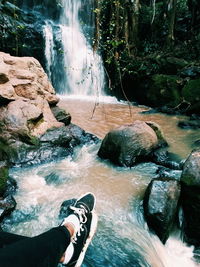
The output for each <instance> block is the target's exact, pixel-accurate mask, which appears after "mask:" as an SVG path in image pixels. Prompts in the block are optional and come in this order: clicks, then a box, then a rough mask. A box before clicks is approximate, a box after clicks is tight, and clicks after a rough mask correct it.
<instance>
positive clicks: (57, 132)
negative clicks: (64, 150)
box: [40, 126, 72, 147]
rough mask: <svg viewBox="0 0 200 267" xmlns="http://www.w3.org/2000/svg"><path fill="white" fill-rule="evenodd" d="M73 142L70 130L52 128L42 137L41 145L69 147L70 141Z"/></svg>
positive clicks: (63, 127)
mask: <svg viewBox="0 0 200 267" xmlns="http://www.w3.org/2000/svg"><path fill="white" fill-rule="evenodd" d="M71 140H72V136H71V133H70V131H69V129H68V128H67V127H65V126H62V127H60V128H52V129H49V130H48V131H46V133H45V134H43V135H42V136H41V137H40V142H41V143H49V144H51V145H58V146H66V147H67V146H69V143H70V141H71Z"/></svg>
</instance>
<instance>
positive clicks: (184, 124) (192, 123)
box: [178, 118, 200, 129]
mask: <svg viewBox="0 0 200 267" xmlns="http://www.w3.org/2000/svg"><path fill="white" fill-rule="evenodd" d="M178 126H179V127H180V128H182V129H199V128H200V119H199V118H198V119H189V120H185V121H179V122H178Z"/></svg>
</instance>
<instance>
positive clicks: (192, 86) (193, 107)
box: [182, 79, 200, 113]
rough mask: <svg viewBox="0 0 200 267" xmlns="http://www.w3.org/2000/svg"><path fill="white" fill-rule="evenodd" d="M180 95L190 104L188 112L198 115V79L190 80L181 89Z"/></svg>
mask: <svg viewBox="0 0 200 267" xmlns="http://www.w3.org/2000/svg"><path fill="white" fill-rule="evenodd" d="M182 95H183V98H184V99H185V100H186V101H188V102H189V103H190V107H189V111H190V112H194V113H200V79H196V80H190V81H189V82H188V83H187V84H186V85H185V86H184V87H183V90H182Z"/></svg>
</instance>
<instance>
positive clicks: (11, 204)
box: [0, 195, 17, 222]
mask: <svg viewBox="0 0 200 267" xmlns="http://www.w3.org/2000/svg"><path fill="white" fill-rule="evenodd" d="M16 205H17V203H16V201H15V199H14V198H13V197H12V196H10V195H9V196H7V197H6V198H4V199H0V222H1V221H2V220H3V218H4V217H5V216H7V215H9V214H10V213H11V212H12V211H13V210H14V209H15V207H16Z"/></svg>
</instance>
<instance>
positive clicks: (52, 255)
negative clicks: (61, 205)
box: [0, 226, 71, 267]
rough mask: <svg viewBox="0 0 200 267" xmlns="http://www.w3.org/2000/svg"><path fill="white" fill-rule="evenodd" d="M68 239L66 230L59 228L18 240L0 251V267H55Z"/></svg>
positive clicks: (68, 234)
mask: <svg viewBox="0 0 200 267" xmlns="http://www.w3.org/2000/svg"><path fill="white" fill-rule="evenodd" d="M70 239H71V233H70V232H69V231H68V230H67V228H66V227H65V226H59V227H56V228H53V229H51V230H49V231H47V232H45V233H43V234H41V235H38V236H36V237H32V238H28V239H26V238H25V239H22V240H19V241H17V242H15V243H12V244H10V245H7V246H6V247H4V248H2V249H0V263H1V267H41V266H46V267H47V266H48V267H56V266H57V265H58V263H59V261H60V259H61V257H62V255H63V253H64V252H65V250H66V248H67V247H68V245H69V244H70Z"/></svg>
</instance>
